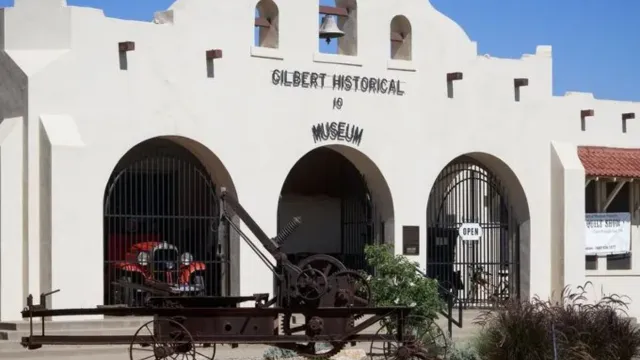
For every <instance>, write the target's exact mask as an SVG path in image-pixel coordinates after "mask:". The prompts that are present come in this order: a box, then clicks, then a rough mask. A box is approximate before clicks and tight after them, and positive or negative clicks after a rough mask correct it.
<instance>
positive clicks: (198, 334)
mask: <svg viewBox="0 0 640 360" xmlns="http://www.w3.org/2000/svg"><path fill="white" fill-rule="evenodd" d="M220 209H221V212H220V213H221V215H220V223H219V226H218V236H222V234H224V233H225V232H226V231H230V230H233V231H235V232H237V233H238V234H239V236H240V237H241V238H242V239H243V240H244V241H245V242H246V243H247V244H248V245H249V247H251V248H252V250H253V251H254V252H255V253H256V254H257V255H258V256H259V257H260V259H261V260H262V261H263V262H264V263H265V265H266V266H267V267H268V268H269V269H270V270H271V271H272V272H273V273H274V275H275V278H276V285H277V289H276V291H275V295H274V296H273V298H269V294H254V295H252V296H181V295H180V294H178V293H174V292H173V291H172V290H171V288H169V287H167V286H163V285H149V284H146V285H145V286H144V289H143V290H145V292H147V293H148V294H151V295H150V296H147V298H146V300H145V302H144V306H137V307H132V306H125V307H96V308H76V309H48V308H47V306H46V300H47V297H48V296H49V295H51V294H53V293H54V292H52V293H47V294H42V295H41V296H40V304H34V301H33V296H31V295H29V297H28V298H27V307H26V308H25V309H24V310H23V311H22V317H23V318H25V319H29V321H30V334H29V336H26V337H23V338H22V341H21V343H22V345H23V346H24V347H26V348H28V349H31V350H33V349H38V348H41V347H42V346H43V345H129V354H130V358H131V360H136V359H157V360H159V359H173V358H176V356H178V355H180V357H179V358H181V359H188V360H195V359H209V360H212V359H213V358H214V356H215V349H216V344H230V345H232V346H237V345H238V344H269V345H272V346H276V347H279V348H283V349H288V350H292V351H294V352H296V353H297V354H298V355H300V356H304V357H307V358H327V357H330V356H332V355H335V354H337V353H338V352H339V351H340V350H341V349H343V348H344V347H345V346H346V345H347V344H351V345H355V344H356V343H357V342H364V341H367V342H372V346H371V348H372V356H375V354H373V353H374V351H373V349H374V344H380V347H379V349H381V350H382V352H381V353H380V354H377V355H380V356H383V357H384V358H385V359H398V360H405V359H406V360H408V359H424V360H426V359H441V358H443V357H444V351H445V350H446V344H445V345H443V344H436V343H435V341H433V342H432V343H429V342H430V341H429V340H428V339H429V337H428V336H425V333H426V332H429V331H430V330H431V329H429V328H426V329H424V330H425V331H424V332H423V333H420V332H419V331H417V330H416V329H419V327H420V326H422V324H424V323H425V322H423V321H415V319H414V318H412V317H411V315H410V311H411V308H410V307H376V306H374V304H373V303H372V296H371V289H370V287H369V284H368V282H367V279H366V278H365V277H363V276H362V275H361V274H360V273H359V272H357V271H354V270H350V269H347V268H346V267H345V265H344V264H343V263H342V262H341V261H339V260H338V259H336V258H335V257H332V256H329V255H322V254H317V255H311V256H309V257H307V258H305V259H304V260H302V261H300V262H299V263H296V264H294V263H292V262H291V261H290V260H289V259H288V258H287V255H286V254H285V253H284V252H283V251H282V250H281V247H282V244H283V243H284V241H285V240H286V239H287V237H288V236H289V235H291V234H292V233H293V232H294V231H295V229H296V228H297V227H298V226H299V225H300V224H301V219H300V218H299V217H296V218H294V219H293V220H292V221H291V222H290V223H289V224H288V225H287V226H286V227H285V228H284V229H283V230H282V231H281V232H280V233H279V234H278V235H277V236H276V237H274V238H269V237H268V236H267V235H266V234H265V233H264V231H263V230H262V229H261V228H260V227H259V226H258V224H257V223H256V222H255V221H254V220H253V219H252V218H251V216H249V214H248V213H247V212H246V210H245V209H244V208H243V207H242V206H241V205H240V204H239V203H238V202H237V201H236V199H235V198H233V196H232V195H230V194H229V193H228V192H227V191H225V190H224V189H223V190H222V192H221V195H220ZM233 214H235V215H237V218H238V219H240V220H241V221H242V222H243V223H244V224H245V226H246V227H247V228H248V229H249V231H251V233H253V235H254V236H255V237H256V238H257V239H258V240H259V241H260V242H261V243H262V245H263V247H264V248H265V249H266V250H267V251H268V252H269V253H270V255H271V256H273V258H275V260H276V265H275V266H274V265H273V264H272V263H271V262H270V261H269V259H268V258H267V256H266V254H264V253H262V251H261V250H260V249H259V248H258V247H257V246H256V245H255V244H254V243H253V242H252V241H251V240H250V239H249V238H248V236H247V235H246V234H245V233H244V232H243V231H242V230H241V229H240V227H239V226H238V224H237V223H236V222H234V221H232V220H233V219H232V216H233ZM118 285H120V286H129V287H131V286H133V287H142V285H132V284H124V283H118ZM56 292H57V291H56ZM247 302H252V303H253V304H252V306H246V305H245V306H240V305H241V304H243V303H247ZM73 315H76V316H82V315H106V316H141V317H142V316H149V317H152V320H150V321H149V322H148V323H145V324H144V325H142V326H141V327H140V328H139V329H138V331H137V332H136V333H135V334H134V335H133V336H122V335H118V336H112V335H99V336H87V335H64V336H58V335H47V334H46V332H45V319H46V318H49V317H55V316H73ZM294 315H295V318H296V319H299V320H298V321H296V324H294V323H293V322H294V321H293V318H294ZM38 318H40V319H41V321H42V325H41V327H42V328H41V333H40V334H34V319H38ZM412 319H414V320H412ZM356 322H358V323H356ZM376 324H381V325H382V326H381V327H380V330H379V331H378V332H376V333H372V332H368V333H366V334H363V331H364V330H365V329H368V328H370V327H371V326H374V325H376ZM425 339H426V340H425Z"/></svg>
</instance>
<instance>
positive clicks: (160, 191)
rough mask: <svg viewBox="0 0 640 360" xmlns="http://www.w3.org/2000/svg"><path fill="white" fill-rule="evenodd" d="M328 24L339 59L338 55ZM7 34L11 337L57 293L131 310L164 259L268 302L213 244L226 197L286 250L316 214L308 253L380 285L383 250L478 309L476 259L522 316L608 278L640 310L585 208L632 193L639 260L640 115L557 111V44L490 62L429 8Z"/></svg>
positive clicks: (629, 266)
mask: <svg viewBox="0 0 640 360" xmlns="http://www.w3.org/2000/svg"><path fill="white" fill-rule="evenodd" d="M256 4H258V5H257V8H258V13H259V14H258V17H257V18H256ZM345 9H346V10H345ZM319 12H323V13H330V14H332V13H333V14H337V15H338V17H339V21H338V24H339V26H340V28H341V29H342V30H344V32H345V36H344V37H342V38H341V39H340V40H339V54H324V53H320V51H319V46H318V25H319V22H318V14H319ZM0 19H1V20H2V33H1V34H2V37H1V45H2V50H3V51H2V52H1V53H0V64H2V66H1V67H0V79H2V81H1V82H0V115H1V116H0V118H1V121H2V122H1V123H0V320H2V321H11V320H17V319H19V318H20V313H19V311H20V310H21V309H22V308H23V306H24V301H25V297H26V296H27V295H28V294H29V293H33V294H38V293H41V292H46V291H49V290H51V289H61V290H62V291H61V292H60V293H58V294H56V295H55V296H54V297H53V299H52V304H53V306H55V307H94V306H96V305H101V304H104V303H113V301H114V297H119V296H120V297H121V296H122V294H121V293H117V291H116V292H115V293H114V290H113V287H112V285H111V282H112V281H114V279H113V278H112V276H113V274H115V273H117V271H115V270H114V267H116V266H119V265H117V264H119V263H121V262H122V261H124V260H126V259H125V258H124V257H125V256H126V255H125V253H126V252H127V251H128V250H130V247H131V246H132V245H134V244H135V243H140V242H144V241H153V242H168V243H170V244H173V245H175V246H177V247H178V248H180V250H179V251H180V252H182V251H188V252H190V253H192V255H193V256H194V260H196V261H202V262H204V263H206V264H205V265H206V269H207V270H205V271H204V277H205V282H206V283H207V284H208V285H207V286H208V290H207V291H209V293H222V294H225V293H228V294H252V293H258V292H271V291H272V289H273V284H272V283H273V280H272V279H273V278H272V275H271V273H270V272H269V271H268V270H267V269H266V267H265V266H264V265H263V264H262V263H261V262H260V261H259V259H258V257H257V256H256V255H255V254H254V253H253V252H252V251H251V249H250V248H249V246H247V244H245V243H244V242H241V241H240V240H239V239H238V237H237V236H235V235H231V236H230V239H226V238H225V239H218V238H217V237H216V234H217V233H216V229H217V228H216V219H217V214H218V211H219V209H218V203H217V201H216V199H215V195H216V194H217V193H219V192H220V189H221V188H222V187H225V188H227V189H228V190H229V191H231V192H232V193H233V194H235V195H236V196H237V197H238V199H239V201H240V202H241V203H242V204H243V206H244V207H245V208H246V209H247V211H248V212H249V213H250V214H251V215H252V216H253V217H254V219H255V220H256V222H257V223H258V224H259V225H260V226H261V227H262V228H263V229H264V231H265V232H266V233H267V234H268V235H270V236H274V235H275V234H276V233H277V230H278V227H279V225H280V226H282V225H283V224H285V223H287V222H288V221H289V220H290V218H291V217H293V216H297V215H301V216H302V219H303V225H302V227H301V228H300V229H299V231H298V232H297V233H296V234H295V235H294V236H292V238H290V239H289V240H290V241H288V242H287V244H286V246H285V248H286V249H287V251H288V252H289V253H291V254H294V255H295V256H298V257H300V258H302V257H304V256H305V254H308V253H330V254H336V255H338V256H342V259H343V260H344V261H345V262H346V263H347V264H348V265H349V266H354V267H362V266H363V263H362V248H363V246H364V244H366V243H372V242H379V241H386V242H389V243H392V244H394V246H395V251H396V252H397V253H405V254H407V256H410V257H411V258H412V259H414V260H415V261H418V262H419V263H420V264H421V265H422V267H423V269H425V270H426V271H427V272H428V273H430V274H431V275H432V276H435V277H438V278H439V279H441V280H442V279H445V280H447V279H449V280H453V281H452V283H456V284H457V285H455V286H456V287H457V288H458V289H460V290H459V291H460V294H461V295H460V296H461V297H463V298H470V297H473V296H475V295H473V296H472V295H470V294H469V293H468V291H467V290H463V287H464V288H465V289H468V288H469V287H470V286H469V275H468V274H469V271H470V270H469V269H470V267H469V264H479V265H481V266H483V268H484V269H485V270H486V271H488V272H491V273H493V274H498V273H499V272H500V271H504V272H505V273H506V274H508V278H509V282H510V284H511V285H510V286H509V287H508V288H509V290H508V291H509V292H510V293H512V294H515V293H518V294H519V295H520V296H524V297H528V296H533V295H534V294H537V295H539V296H541V297H548V296H550V295H551V294H552V293H554V292H556V293H557V292H558V291H560V290H561V289H562V287H564V286H565V285H574V286H575V285H581V284H583V283H584V282H585V281H587V280H590V281H592V282H593V283H594V284H596V285H597V286H598V289H599V287H600V286H602V288H603V289H604V290H605V291H606V292H617V293H624V294H627V295H629V296H630V297H631V298H632V299H639V298H640V292H639V291H640V290H638V287H637V286H634V284H635V282H636V281H638V279H639V276H640V258H638V257H636V256H630V253H629V252H628V251H626V252H624V254H623V255H617V257H611V256H608V257H607V256H606V255H602V254H601V255H602V256H596V257H588V258H587V260H588V261H585V237H586V230H585V201H587V202H588V203H587V211H589V212H605V211H609V210H611V209H609V210H608V207H609V206H612V204H613V202H614V200H615V199H614V197H615V194H617V196H618V197H620V198H623V200H620V201H618V200H616V201H617V202H616V204H617V205H616V209H617V210H616V212H627V213H630V214H631V230H630V232H631V246H630V248H631V251H634V250H635V248H636V244H638V241H640V237H639V236H640V234H639V233H638V228H639V227H638V225H639V223H640V221H639V220H640V213H639V212H638V204H640V188H639V187H638V184H637V182H627V180H631V179H633V178H634V177H636V173H640V162H638V161H636V160H634V159H635V158H634V157H633V156H634V154H635V152H639V153H640V150H635V149H640V138H639V137H638V136H636V135H637V134H638V133H639V132H640V124H638V122H637V120H633V116H632V114H635V113H640V104H637V103H628V102H616V101H608V100H606V101H605V100H598V99H595V98H594V97H593V96H592V95H591V94H587V93H567V94H565V95H564V96H553V95H552V54H551V48H550V47H549V46H538V47H537V48H536V49H532V54H524V55H523V56H522V57H521V58H519V59H496V58H492V57H489V56H484V55H481V54H478V52H477V46H476V43H474V42H473V41H471V40H470V39H469V37H468V36H467V35H466V34H465V32H464V30H463V29H461V28H460V27H459V26H458V25H457V24H456V23H454V22H453V21H452V20H451V19H449V18H447V17H445V16H444V15H442V14H441V13H439V12H438V11H437V10H436V9H434V8H433V7H432V6H431V5H430V4H429V2H427V1H424V0H396V1H386V0H367V1H359V2H358V3H357V4H356V0H339V1H338V4H337V7H336V8H333V9H320V10H319V7H318V4H317V2H314V1H299V0H261V1H259V2H258V1H257V0H234V1H231V2H229V1H222V0H177V1H176V2H175V4H174V5H173V6H172V7H171V8H170V9H169V10H167V11H166V12H162V13H158V14H156V20H155V21H154V22H150V23H147V22H136V21H124V20H119V19H112V18H108V17H105V15H104V14H103V12H102V11H101V10H97V9H91V8H80V7H71V6H67V5H66V4H65V1H64V0H15V6H14V7H11V8H6V9H3V10H2V14H1V17H0ZM256 27H257V28H258V29H259V30H258V39H257V40H255V39H254V32H255V29H256ZM390 49H391V51H390ZM584 146H595V147H614V148H628V149H630V150H625V151H622V150H615V149H614V150H611V149H609V150H607V149H599V148H581V147H584ZM579 152H580V156H579ZM620 152H622V153H624V154H626V156H627V160H624V164H626V165H625V166H626V168H622V167H621V166H619V165H620V161H621V159H622V156H620V155H619V153H620ZM638 157H639V158H640V156H638ZM583 162H584V164H588V166H587V165H584V164H583ZM624 164H623V165H624ZM585 168H586V169H587V171H585ZM356 170H357V171H356ZM634 170H635V173H634ZM637 176H640V174H638V175H637ZM587 182H589V183H588V185H585V184H587ZM608 182H609V183H612V184H611V185H607V183H608ZM616 183H617V184H622V185H619V186H618V185H617V184H616ZM585 188H586V189H587V190H588V191H585ZM594 189H596V190H594ZM625 189H626V190H625ZM596 192H598V194H597V195H593V194H595V193H596ZM613 192H615V194H614V196H611V193H613ZM585 194H587V196H586V197H585ZM592 195H593V196H592ZM596 200H598V203H593V204H591V203H589V202H594V201H596ZM626 200H628V201H626ZM607 201H608V203H607ZM590 206H591V207H592V210H589V209H590ZM625 206H626V208H624V207H625ZM463 225H464V226H466V227H468V228H470V229H471V235H470V239H466V240H465V239H458V233H457V231H458V230H457V229H458V228H459V227H460V226H463ZM241 226H243V225H242V224H241ZM474 226H479V228H480V229H481V233H482V236H481V237H480V238H479V240H478V239H473V237H474V235H473V234H474V231H473V228H474ZM243 228H244V227H243ZM416 239H417V242H416V241H412V240H416ZM456 243H457V244H458V245H456V246H449V245H453V244H456ZM185 248H188V249H185ZM134 256H135V254H134ZM220 259H222V262H221V263H220V262H219V261H218V260H220ZM620 259H622V260H620ZM138 260H139V259H138ZM134 262H136V260H135V259H134ZM621 262H622V263H623V264H622V265H620V263H621ZM615 264H618V265H615ZM586 268H588V269H586ZM121 275H122V274H121V273H118V275H117V276H121ZM495 278H497V276H495ZM496 286H498V284H496ZM114 294H117V295H114ZM594 296H595V295H594ZM636 301H637V300H636ZM630 313H631V314H635V315H640V304H639V303H637V302H634V303H632V306H631V309H630Z"/></svg>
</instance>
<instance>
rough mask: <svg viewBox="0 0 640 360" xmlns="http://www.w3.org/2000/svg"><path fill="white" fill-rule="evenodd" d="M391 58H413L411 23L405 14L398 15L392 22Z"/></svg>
mask: <svg viewBox="0 0 640 360" xmlns="http://www.w3.org/2000/svg"><path fill="white" fill-rule="evenodd" d="M389 27H390V32H391V34H390V43H391V59H394V60H411V57H412V44H411V40H412V34H411V23H410V22H409V19H407V17H406V16H404V15H396V16H395V17H394V18H393V19H392V20H391V24H390V26H389Z"/></svg>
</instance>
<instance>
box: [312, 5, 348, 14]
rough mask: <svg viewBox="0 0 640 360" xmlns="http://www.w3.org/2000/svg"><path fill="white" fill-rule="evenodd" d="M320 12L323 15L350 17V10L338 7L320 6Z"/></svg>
mask: <svg viewBox="0 0 640 360" xmlns="http://www.w3.org/2000/svg"><path fill="white" fill-rule="evenodd" d="M319 12H320V14H323V15H335V16H349V9H347V8H342V7H336V6H320V11H319Z"/></svg>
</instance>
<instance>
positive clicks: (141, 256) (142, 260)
mask: <svg viewBox="0 0 640 360" xmlns="http://www.w3.org/2000/svg"><path fill="white" fill-rule="evenodd" d="M136 260H137V261H138V264H139V265H140V266H147V264H149V254H147V253H146V252H140V253H138V257H137V259H136Z"/></svg>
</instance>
